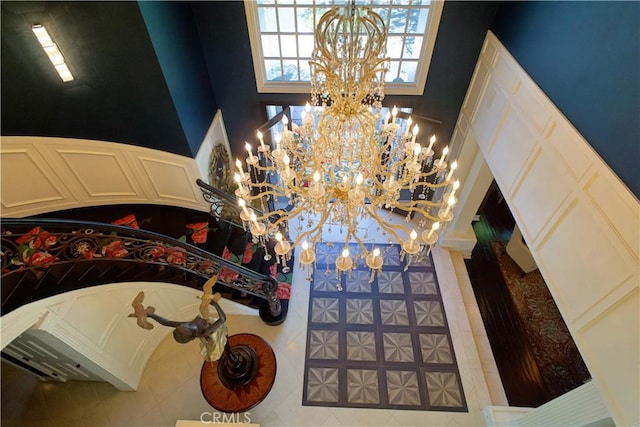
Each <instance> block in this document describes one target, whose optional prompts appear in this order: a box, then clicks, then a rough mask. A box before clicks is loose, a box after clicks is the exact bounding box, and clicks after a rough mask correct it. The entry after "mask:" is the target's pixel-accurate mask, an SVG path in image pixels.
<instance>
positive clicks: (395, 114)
mask: <svg viewBox="0 0 640 427" xmlns="http://www.w3.org/2000/svg"><path fill="white" fill-rule="evenodd" d="M397 115H398V109H397V108H396V106H395V105H394V106H393V110H391V117H392V119H391V123H395V122H396V116H397Z"/></svg>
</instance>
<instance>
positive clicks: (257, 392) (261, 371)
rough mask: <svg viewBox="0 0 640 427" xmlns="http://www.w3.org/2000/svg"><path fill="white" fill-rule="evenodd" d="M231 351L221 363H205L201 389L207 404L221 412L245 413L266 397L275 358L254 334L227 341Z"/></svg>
mask: <svg viewBox="0 0 640 427" xmlns="http://www.w3.org/2000/svg"><path fill="white" fill-rule="evenodd" d="M228 345H229V347H230V349H228V350H227V351H225V353H224V354H223V355H222V357H221V358H220V360H218V361H216V362H206V361H205V362H204V364H203V365H202V370H201V371H200V388H201V389H202V394H203V396H204V398H205V399H206V401H207V402H209V404H210V405H211V406H213V407H214V408H215V409H217V410H219V411H222V412H244V411H247V410H249V409H251V408H253V407H254V406H256V405H257V404H258V403H260V402H262V400H263V399H264V398H265V397H267V394H269V392H270V391H271V388H272V387H273V383H274V381H275V378H276V365H277V364H276V356H275V354H274V352H273V349H272V348H271V346H269V344H267V342H266V341H264V340H263V339H262V338H260V337H259V336H257V335H253V334H237V335H232V336H230V337H229V338H228Z"/></svg>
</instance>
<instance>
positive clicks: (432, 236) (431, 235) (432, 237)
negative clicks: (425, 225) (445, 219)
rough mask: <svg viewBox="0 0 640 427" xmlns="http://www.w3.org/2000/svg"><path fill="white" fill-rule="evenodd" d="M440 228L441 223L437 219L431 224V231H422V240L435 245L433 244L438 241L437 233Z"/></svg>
mask: <svg viewBox="0 0 640 427" xmlns="http://www.w3.org/2000/svg"><path fill="white" fill-rule="evenodd" d="M438 228H440V223H439V222H437V221H436V222H434V223H433V224H432V225H431V229H430V230H429V231H423V232H422V240H423V241H424V243H425V244H427V245H429V246H433V244H434V243H435V242H437V241H438V235H437V234H436V231H437V230H438Z"/></svg>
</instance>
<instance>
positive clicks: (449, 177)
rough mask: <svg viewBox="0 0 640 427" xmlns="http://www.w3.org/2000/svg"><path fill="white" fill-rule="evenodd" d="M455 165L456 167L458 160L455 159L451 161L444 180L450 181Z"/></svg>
mask: <svg viewBox="0 0 640 427" xmlns="http://www.w3.org/2000/svg"><path fill="white" fill-rule="evenodd" d="M457 167H458V161H457V160H456V161H455V162H453V163H451V169H449V174H448V175H447V179H445V182H449V181H451V178H452V177H453V172H454V171H455V170H456V168H457Z"/></svg>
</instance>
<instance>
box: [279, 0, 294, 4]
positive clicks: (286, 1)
mask: <svg viewBox="0 0 640 427" xmlns="http://www.w3.org/2000/svg"><path fill="white" fill-rule="evenodd" d="M278 4H293V0H278Z"/></svg>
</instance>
